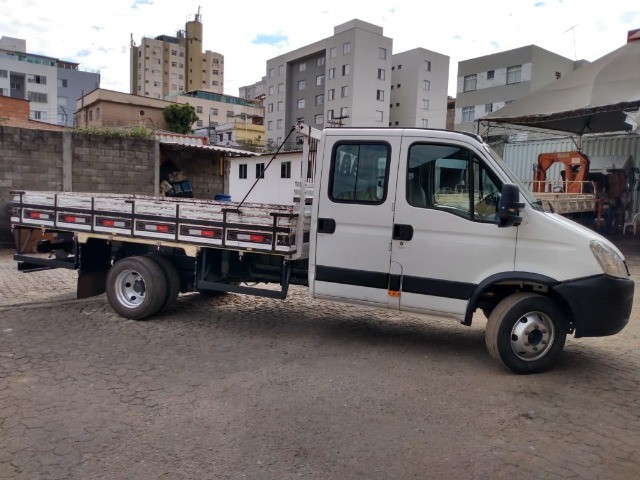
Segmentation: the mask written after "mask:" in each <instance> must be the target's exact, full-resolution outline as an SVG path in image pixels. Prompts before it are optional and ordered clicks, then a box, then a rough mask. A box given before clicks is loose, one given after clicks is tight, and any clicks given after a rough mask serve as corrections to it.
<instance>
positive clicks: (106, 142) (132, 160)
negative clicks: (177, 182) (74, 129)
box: [72, 134, 156, 195]
mask: <svg viewBox="0 0 640 480" xmlns="http://www.w3.org/2000/svg"><path fill="white" fill-rule="evenodd" d="M155 143H156V142H155V140H140V139H134V138H104V137H95V136H86V135H78V134H74V135H73V158H72V165H73V167H72V174H73V175H72V185H73V191H74V192H102V193H138V194H141V195H153V194H154V193H155V191H154V182H155Z"/></svg>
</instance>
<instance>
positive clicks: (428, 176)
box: [406, 144, 500, 221]
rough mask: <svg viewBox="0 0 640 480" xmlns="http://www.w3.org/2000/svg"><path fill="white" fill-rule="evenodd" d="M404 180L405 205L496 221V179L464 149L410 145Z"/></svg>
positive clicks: (497, 197)
mask: <svg viewBox="0 0 640 480" xmlns="http://www.w3.org/2000/svg"><path fill="white" fill-rule="evenodd" d="M470 166H472V168H470ZM406 180H407V188H406V192H407V202H408V203H409V205H412V206H414V207H420V208H434V209H438V210H444V211H447V212H449V213H452V214H454V215H458V216H461V217H464V218H468V219H474V220H483V221H497V220H496V213H497V205H498V202H497V200H498V199H499V191H500V188H499V185H498V182H496V181H495V179H494V177H493V176H492V175H491V174H490V172H489V170H487V168H486V167H484V166H483V165H482V164H481V162H479V160H478V159H477V158H476V157H475V156H473V155H472V154H471V152H469V151H468V150H466V149H464V148H461V147H457V146H454V145H434V144H414V145H412V146H411V148H410V150H409V162H408V164H407V179H406Z"/></svg>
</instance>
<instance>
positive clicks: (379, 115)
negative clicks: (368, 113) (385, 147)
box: [376, 110, 384, 122]
mask: <svg viewBox="0 0 640 480" xmlns="http://www.w3.org/2000/svg"><path fill="white" fill-rule="evenodd" d="M383 120H384V112H383V111H382V110H376V122H382V121H383Z"/></svg>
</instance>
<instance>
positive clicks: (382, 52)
mask: <svg viewBox="0 0 640 480" xmlns="http://www.w3.org/2000/svg"><path fill="white" fill-rule="evenodd" d="M378 58H380V59H382V60H386V59H387V49H386V48H382V47H380V48H378Z"/></svg>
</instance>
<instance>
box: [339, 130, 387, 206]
mask: <svg viewBox="0 0 640 480" xmlns="http://www.w3.org/2000/svg"><path fill="white" fill-rule="evenodd" d="M390 150H391V149H390V147H389V145H388V144H385V143H346V144H345V143H343V144H338V145H337V146H336V147H335V148H334V151H333V158H332V159H331V178H330V179H329V198H331V200H333V201H335V202H345V203H362V204H374V205H375V204H381V203H383V202H384V201H385V199H386V197H387V182H388V179H389V162H390V158H391V157H390V153H391V151H390Z"/></svg>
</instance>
